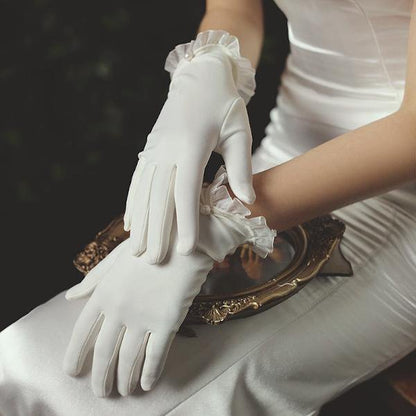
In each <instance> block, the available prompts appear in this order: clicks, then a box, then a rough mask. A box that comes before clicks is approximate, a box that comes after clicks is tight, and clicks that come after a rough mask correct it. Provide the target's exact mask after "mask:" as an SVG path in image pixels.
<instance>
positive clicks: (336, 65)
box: [0, 0, 416, 416]
mask: <svg viewBox="0 0 416 416" xmlns="http://www.w3.org/2000/svg"><path fill="white" fill-rule="evenodd" d="M278 5H279V6H280V7H281V8H282V9H283V11H284V12H285V13H286V14H287V16H288V19H289V35H290V44H291V55H290V56H289V58H288V61H287V67H286V70H285V72H284V74H283V77H282V85H281V87H280V92H279V96H278V100H277V104H278V106H277V108H275V109H274V110H273V111H272V112H271V122H270V124H269V126H268V127H267V130H266V132H267V136H266V137H265V139H264V140H263V142H262V145H261V147H260V148H259V149H258V150H257V152H256V153H255V156H254V169H255V170H256V171H259V170H263V169H266V168H268V167H270V166H273V165H276V164H278V163H282V162H284V161H286V160H289V159H290V158H292V157H294V156H296V155H298V154H300V153H303V152H305V151H307V150H308V149H310V148H312V147H314V146H316V145H318V144H320V143H322V142H324V141H326V140H330V139H331V138H333V137H335V136H338V135H340V134H342V133H344V132H345V131H348V130H350V129H354V128H356V127H358V126H360V125H363V124H366V123H369V122H371V121H373V120H376V119H377V118H380V117H383V116H384V115H387V114H389V113H391V112H392V111H394V110H395V109H397V108H398V106H399V104H400V99H401V96H402V92H403V83H404V74H405V62H406V45H407V33H408V26H409V19H410V9H411V1H408V0H362V1H360V2H358V1H349V0H279V1H278ZM260 81H261V80H260ZM334 163H336V161H334ZM333 215H334V216H336V217H337V218H340V219H341V220H342V221H344V222H345V223H346V225H347V229H346V232H345V235H344V239H343V241H342V244H341V247H342V250H343V252H344V254H345V256H346V257H347V258H348V259H350V261H351V262H352V265H353V269H354V276H352V277H341V276H334V277H320V278H317V279H315V280H313V281H312V282H311V283H310V284H308V285H307V286H306V287H305V288H304V289H303V290H301V291H300V292H299V293H298V294H296V295H295V296H293V297H292V298H290V299H289V300H287V301H286V302H284V303H282V304H280V305H278V306H276V307H274V308H271V309H269V310H268V311H265V312H263V313H261V314H258V315H255V316H253V317H250V318H245V319H241V320H237V321H231V322H228V323H225V324H223V325H220V326H217V327H210V326H196V327H195V330H196V332H197V335H198V336H197V337H196V338H183V337H176V339H175V341H174V342H173V345H172V348H171V351H170V354H169V357H168V360H167V363H166V367H165V372H164V374H163V375H162V377H161V379H160V381H159V384H158V385H157V386H156V387H155V389H154V390H152V391H150V392H146V393H144V392H141V391H137V392H136V393H135V394H134V395H133V396H131V397H128V398H122V397H119V396H117V395H116V394H113V396H111V397H110V398H107V399H99V398H96V397H95V396H94V395H93V394H92V391H91V388H90V374H89V373H88V372H85V371H84V373H83V375H82V377H80V378H70V377H68V376H66V375H64V373H63V371H62V368H61V366H62V360H63V356H64V352H65V347H66V345H67V343H68V341H69V338H70V335H71V331H72V326H73V324H74V322H75V320H76V318H77V316H78V314H79V312H80V310H81V308H82V307H83V305H84V304H85V301H84V300H80V301H75V302H71V303H69V302H67V301H65V299H64V296H63V293H61V294H59V295H57V296H56V297H54V298H53V299H51V300H50V301H49V302H47V303H45V304H43V305H41V306H39V307H38V308H36V309H35V310H33V311H32V312H31V313H29V314H28V315H26V316H25V317H23V318H22V319H20V320H19V321H18V322H16V323H15V324H13V325H11V326H10V327H8V328H7V329H5V330H4V331H3V332H2V333H1V334H0V415H1V416H28V415H31V416H34V415H41V416H52V415H54V416H55V415H59V416H72V415H78V416H83V415H89V416H107V415H108V416H110V415H114V414H117V415H118V416H131V415H136V414H137V415H146V416H159V415H170V416H173V415H175V416H176V415H178V416H188V415H192V416H198V415H215V416H228V415H243V416H245V415H247V416H248V415H250V416H251V415H270V416H271V415H273V416H276V415H282V416H298V415H299V416H301V415H302V416H306V415H316V414H318V412H319V409H320V407H321V406H322V405H323V404H324V403H326V402H327V401H329V400H330V399H332V398H334V397H336V396H338V395H340V394H341V393H342V392H344V391H346V390H348V389H349V388H351V387H352V386H354V385H356V384H357V383H360V382H362V381H364V380H366V379H368V378H369V377H372V376H373V375H375V374H377V373H378V372H380V371H381V370H383V369H385V368H386V367H388V366H389V365H391V364H393V363H394V362H396V361H398V360H399V359H400V358H402V357H403V356H405V355H406V354H407V353H409V352H410V351H412V350H413V349H415V348H416V253H415V247H416V184H415V183H411V184H408V185H406V186H402V187H400V188H398V189H395V190H394V191H391V192H388V193H386V194H383V195H380V196H378V197H374V198H370V199H367V200H364V201H361V202H357V203H355V204H352V205H349V206H347V207H344V208H342V209H339V210H336V211H334V212H333Z"/></svg>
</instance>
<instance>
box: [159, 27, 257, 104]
mask: <svg viewBox="0 0 416 416" xmlns="http://www.w3.org/2000/svg"><path fill="white" fill-rule="evenodd" d="M209 54H211V55H213V54H214V55H215V54H217V55H218V56H222V57H227V59H228V60H230V62H231V63H232V72H233V78H234V81H235V84H236V88H237V90H238V93H239V95H240V96H241V97H242V98H243V100H244V102H245V103H246V104H247V103H248V102H249V101H250V98H251V97H252V96H253V95H254V91H255V88H256V82H255V70H254V68H253V67H252V65H251V63H250V61H249V60H248V59H247V58H244V57H242V56H241V55H240V46H239V42H238V39H237V38H236V37H235V36H233V35H230V34H229V33H228V32H226V31H224V30H207V31H204V32H200V33H198V35H197V37H196V38H195V39H194V40H192V41H191V42H188V43H185V44H180V45H177V46H176V47H175V48H174V49H173V50H172V51H171V52H170V53H169V55H168V56H167V58H166V62H165V70H166V71H168V72H169V73H170V76H171V78H172V76H173V74H174V73H175V71H176V69H177V67H178V66H179V63H180V62H182V61H184V60H185V61H188V62H192V61H193V59H195V58H197V57H198V56H203V55H209Z"/></svg>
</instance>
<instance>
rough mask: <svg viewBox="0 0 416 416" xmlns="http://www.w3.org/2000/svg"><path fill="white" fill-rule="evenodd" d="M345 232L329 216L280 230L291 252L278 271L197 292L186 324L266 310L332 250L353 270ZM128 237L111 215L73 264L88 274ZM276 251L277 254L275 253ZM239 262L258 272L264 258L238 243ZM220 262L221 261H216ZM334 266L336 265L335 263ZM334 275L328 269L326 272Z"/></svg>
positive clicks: (314, 271) (291, 291) (303, 280)
mask: <svg viewBox="0 0 416 416" xmlns="http://www.w3.org/2000/svg"><path fill="white" fill-rule="evenodd" d="M344 231H345V224H344V223H343V222H341V221H340V220H338V219H334V218H333V217H331V216H330V215H325V216H322V217H317V218H315V219H313V220H311V221H309V222H306V223H304V224H302V225H299V226H297V227H293V228H292V229H290V230H288V231H285V232H284V233H279V234H278V236H281V235H282V234H284V235H285V238H287V239H288V240H289V241H290V242H291V244H292V246H293V247H294V248H295V255H294V257H293V259H292V261H291V263H290V264H289V266H288V267H286V268H285V269H284V270H283V271H282V272H280V273H279V274H278V275H276V276H273V277H272V278H271V279H270V280H268V281H267V282H266V283H262V284H259V285H256V286H254V287H251V288H250V289H247V290H244V291H240V292H238V293H232V294H229V295H225V296H224V295H222V296H220V295H218V296H213V295H201V294H200V295H198V296H197V297H196V298H195V299H194V302H193V304H192V305H191V307H190V309H189V312H188V315H187V317H186V319H185V323H208V324H211V325H216V324H220V323H222V322H224V321H226V320H228V319H232V318H238V317H244V316H247V315H249V314H252V313H254V311H261V310H265V309H267V308H268V307H270V306H274V305H276V304H277V303H280V302H282V301H283V300H285V299H287V298H288V297H290V296H292V295H294V294H295V293H296V292H297V291H298V290H300V289H301V288H302V287H303V286H304V285H305V284H306V283H307V282H309V281H310V280H312V279H313V278H314V277H315V276H317V275H318V273H319V271H320V270H321V269H322V267H323V266H324V265H325V264H326V263H329V260H330V258H331V255H332V254H333V252H334V250H336V249H337V250H338V251H337V253H340V254H341V256H339V255H338V261H339V259H341V261H343V265H342V266H343V267H341V269H339V270H343V271H342V273H340V274H342V275H345V276H350V275H352V269H351V264H350V263H349V262H348V260H346V259H345V258H344V257H343V256H342V253H341V252H340V247H339V243H340V241H341V238H342V235H343V233H344ZM126 238H128V233H127V232H125V231H124V229H123V220H122V217H121V216H120V217H118V218H116V219H114V220H113V221H112V222H111V223H110V224H109V225H108V226H107V227H106V228H105V229H104V230H102V231H100V232H99V233H98V234H97V235H96V236H95V239H94V240H93V241H92V242H91V243H89V244H87V246H86V247H85V248H84V250H83V251H82V252H81V253H79V254H78V255H77V256H76V257H75V259H74V265H75V267H76V268H77V269H78V270H79V271H81V272H82V273H83V274H86V273H88V272H89V271H90V270H91V269H92V268H93V267H94V266H95V265H96V264H98V263H99V262H100V261H101V260H102V259H103V258H105V257H106V256H107V255H108V254H109V253H110V252H111V251H112V250H113V249H114V248H115V247H116V246H117V245H118V244H119V243H121V242H122V241H123V240H125V239H126ZM277 254H278V253H277ZM239 255H240V256H241V259H242V262H243V266H245V267H246V269H245V270H246V271H247V270H248V271H249V272H250V273H252V276H253V278H254V279H256V278H257V277H256V276H257V273H256V271H255V269H254V268H255V267H256V266H257V265H258V264H260V262H262V261H263V259H259V258H258V257H256V256H255V255H254V254H253V253H252V252H251V248H250V246H248V245H244V246H242V248H241V251H240V254H238V253H237V252H236V253H235V254H234V256H239ZM220 266H221V265H220ZM335 269H337V267H335ZM330 274H333V273H330Z"/></svg>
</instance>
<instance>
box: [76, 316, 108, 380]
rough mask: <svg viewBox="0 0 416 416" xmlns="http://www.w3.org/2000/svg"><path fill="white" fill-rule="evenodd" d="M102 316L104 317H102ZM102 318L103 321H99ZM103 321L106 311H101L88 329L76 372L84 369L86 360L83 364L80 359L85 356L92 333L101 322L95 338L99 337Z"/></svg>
mask: <svg viewBox="0 0 416 416" xmlns="http://www.w3.org/2000/svg"><path fill="white" fill-rule="evenodd" d="M101 317H102V318H103V319H101ZM100 320H101V322H99V321H100ZM103 322H104V313H103V312H100V313H99V315H98V316H97V318H96V319H95V321H94V323H93V324H92V325H91V327H90V330H89V331H88V334H87V336H86V337H85V340H84V342H83V343H82V346H81V350H80V352H79V354H78V359H77V366H76V373H77V374H79V372H80V371H81V370H82V367H83V365H84V362H82V365H80V361H81V359H82V357H83V356H84V352H85V348H86V346H87V344H89V343H90V342H91V335H92V333H93V332H94V331H95V329H97V325H98V324H99V325H100V328H98V329H97V334H96V336H95V338H97V335H98V331H99V330H100V329H101V325H102V324H103ZM84 358H85V357H84ZM82 361H84V359H82Z"/></svg>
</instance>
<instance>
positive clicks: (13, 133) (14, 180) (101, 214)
mask: <svg viewBox="0 0 416 416" xmlns="http://www.w3.org/2000/svg"><path fill="white" fill-rule="evenodd" d="M143 4H145V7H144V6H143ZM1 5H2V12H1V13H0V15H1V17H0V19H1V20H0V26H1V27H2V31H3V33H2V34H1V35H2V36H1V38H2V43H3V44H2V49H1V50H2V52H1V56H2V59H1V64H0V65H1V67H0V82H1V91H2V92H1V101H2V111H1V113H2V118H3V119H2V123H1V126H0V127H1V132H0V134H1V150H0V155H1V169H2V174H1V177H2V179H5V185H4V186H3V193H2V198H1V201H2V204H1V205H2V208H3V209H5V211H6V212H5V214H4V216H3V218H4V223H5V224H4V225H5V227H6V232H5V233H4V234H3V242H4V248H3V249H2V280H3V285H4V287H3V290H1V299H0V316H1V327H0V329H1V328H3V327H5V326H6V325H8V324H10V323H12V322H13V321H15V320H16V319H17V318H19V317H21V316H22V315H24V314H26V313H27V312H29V311H30V310H31V309H33V308H34V307H35V306H37V305H39V304H40V303H41V302H45V301H46V300H48V299H49V298H51V297H52V296H54V295H56V294H57V293H58V292H60V291H62V290H64V289H66V288H68V287H69V286H71V285H73V284H75V283H76V282H77V281H78V280H79V279H80V278H81V275H80V274H79V273H78V272H77V271H75V270H74V268H73V266H72V259H73V257H74V255H75V254H76V253H77V252H78V251H79V250H80V249H81V248H82V247H83V246H84V245H85V244H86V243H87V242H89V241H90V240H91V239H92V238H93V237H94V235H95V234H96V232H97V231H98V230H100V229H101V228H103V227H104V226H105V225H106V224H107V223H108V222H109V221H110V220H111V219H112V218H113V217H114V216H116V215H118V214H120V213H122V212H123V211H124V205H125V200H126V196H127V190H128V186H129V184H130V178H131V175H132V172H133V170H134V168H135V166H136V163H137V153H138V152H139V151H140V150H142V148H143V146H144V144H145V141H146V136H147V134H148V133H149V132H150V130H151V128H152V126H153V124H154V123H155V121H156V118H157V116H158V114H159V112H160V109H161V107H162V105H163V103H164V101H165V99H166V94H167V89H168V85H169V74H168V73H167V72H166V71H165V70H164V69H163V67H164V62H165V59H166V56H167V54H168V53H169V51H170V50H171V49H172V48H173V47H174V46H175V45H177V44H178V43H184V42H189V41H190V40H191V39H193V38H194V37H195V34H196V32H197V28H198V25H199V22H200V19H201V17H202V15H203V12H204V7H205V4H204V2H203V1H195V0H189V1H183V0H182V1H175V2H163V5H162V4H161V2H145V3H143V2H137V1H120V0H118V1H100V2H95V1H89V2H85V1H82V2H80V1H67V2H64V1H56V0H55V1H52V0H34V1H13V0H10V1H3V2H1ZM265 20H266V31H267V35H266V41H265V45H264V54H263V57H262V60H261V63H260V66H259V69H258V72H257V82H258V88H257V93H256V95H255V97H254V98H253V99H252V101H251V102H250V104H249V113H250V117H251V124H252V128H253V136H254V138H255V140H256V142H258V141H259V140H260V139H261V138H262V136H263V131H264V127H265V125H266V124H267V122H268V116H269V111H270V109H271V108H272V107H273V105H274V101H275V96H276V91H277V85H278V82H279V74H280V72H281V70H282V68H283V65H284V61H285V58H286V55H287V53H288V44H287V34H286V22H285V18H284V16H283V14H282V13H281V12H280V11H279V9H278V8H277V7H276V6H275V5H274V3H273V2H272V1H271V0H269V1H265ZM215 162H216V163H214V164H211V165H210V167H211V168H210V169H209V171H208V173H212V171H213V169H214V166H215V165H216V164H218V163H219V162H218V158H217V160H216V161H215Z"/></svg>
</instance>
